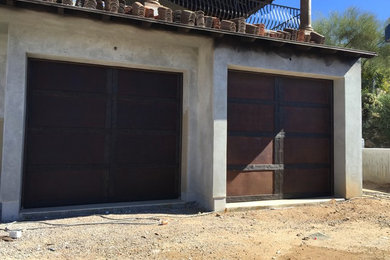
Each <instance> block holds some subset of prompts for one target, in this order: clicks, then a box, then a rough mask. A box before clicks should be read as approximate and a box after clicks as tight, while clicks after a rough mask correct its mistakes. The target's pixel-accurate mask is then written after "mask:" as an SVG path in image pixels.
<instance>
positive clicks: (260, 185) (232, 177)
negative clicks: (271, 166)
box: [227, 171, 274, 196]
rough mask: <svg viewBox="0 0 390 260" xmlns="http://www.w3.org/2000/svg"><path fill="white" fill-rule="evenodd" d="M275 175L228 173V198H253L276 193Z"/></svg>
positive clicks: (270, 173)
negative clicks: (253, 196)
mask: <svg viewBox="0 0 390 260" xmlns="http://www.w3.org/2000/svg"><path fill="white" fill-rule="evenodd" d="M273 184H274V173H273V172H272V171H259V172H240V171H228V172H227V196H252V195H259V194H273V193H274V186H273Z"/></svg>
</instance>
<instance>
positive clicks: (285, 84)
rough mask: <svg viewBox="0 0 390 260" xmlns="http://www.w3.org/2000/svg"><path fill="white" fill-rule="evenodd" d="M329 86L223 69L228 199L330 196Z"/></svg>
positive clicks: (331, 169)
mask: <svg viewBox="0 0 390 260" xmlns="http://www.w3.org/2000/svg"><path fill="white" fill-rule="evenodd" d="M332 87H333V83H332V81H329V80H318V79H308V78H296V77H285V76H278V75H269V74H259V73H249V72H240V71H229V73H228V154H227V157H228V158H227V164H228V165H227V196H228V201H230V202H234V201H245V200H247V201H248V200H261V199H278V198H302V197H315V196H326V195H331V194H332V180H333V176H332V174H333V173H332V172H333V164H332V145H333V144H332V142H333V137H332Z"/></svg>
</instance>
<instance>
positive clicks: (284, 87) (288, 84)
mask: <svg viewBox="0 0 390 260" xmlns="http://www.w3.org/2000/svg"><path fill="white" fill-rule="evenodd" d="M278 79H279V80H280V87H281V89H280V92H281V100H282V101H287V102H299V103H311V104H322V105H328V104H331V91H330V88H331V87H332V81H330V80H319V79H308V78H293V77H278Z"/></svg>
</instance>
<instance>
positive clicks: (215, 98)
mask: <svg viewBox="0 0 390 260" xmlns="http://www.w3.org/2000/svg"><path fill="white" fill-rule="evenodd" d="M38 17H39V18H38ZM5 25H6V26H5ZM1 28H6V30H4V29H2V30H1ZM1 32H3V35H6V36H5V39H6V40H4V36H1ZM4 32H6V33H4ZM0 37H3V38H0V44H3V45H4V42H6V43H7V44H6V46H8V47H7V48H5V51H3V50H4V49H2V50H1V51H3V54H2V53H1V52H0V77H1V75H5V74H6V77H2V81H0V84H3V85H2V86H3V87H4V88H5V95H3V96H4V98H5V105H4V110H3V111H4V144H3V156H2V160H3V164H2V168H1V178H0V199H1V200H0V202H1V209H2V213H1V214H2V215H1V219H2V220H12V219H17V218H18V216H19V211H20V200H21V188H22V187H21V185H22V165H23V157H22V155H23V144H24V124H25V113H26V110H25V104H26V97H25V94H26V67H27V59H28V57H37V58H45V59H54V60H64V61H72V62H84V63H91V64H102V65H109V66H120V67H127V68H141V69H152V70H164V71H175V72H182V73H183V120H182V121H183V126H182V128H183V136H182V144H183V146H182V176H181V191H182V194H181V199H182V200H185V201H197V202H199V203H200V204H201V205H202V206H204V207H206V208H207V209H210V210H223V209H225V207H226V148H227V147H226V145H227V73H228V69H236V70H245V71H254V72H263V73H274V74H281V75H293V76H302V77H312V78H322V79H330V80H333V81H334V106H335V111H334V130H335V131H334V133H335V134H334V149H335V156H334V163H335V167H334V173H335V178H334V186H335V193H336V195H339V196H342V197H353V196H359V195H360V194H361V182H362V179H361V172H362V171H361V155H360V156H359V152H356V149H360V140H361V132H360V131H359V130H358V131H357V129H361V115H360V61H358V60H356V59H351V58H343V59H341V58H337V57H335V56H323V55H315V54H310V55H309V54H305V53H304V52H301V51H300V52H296V51H293V50H291V49H284V48H282V47H281V48H270V47H261V46H258V44H256V46H255V45H254V44H250V43H244V42H242V43H239V44H237V42H232V43H231V42H229V40H226V39H225V38H222V39H219V40H217V39H213V38H210V37H205V36H194V35H192V34H187V35H186V34H179V33H174V32H166V31H161V30H159V31H157V30H152V29H143V28H141V27H135V26H131V25H119V24H113V23H107V22H102V21H93V20H89V19H86V18H75V17H67V16H59V15H55V14H48V13H42V12H40V13H38V12H33V11H28V10H21V9H11V8H7V7H0ZM2 42H3V43H2ZM114 47H116V48H114ZM1 57H3V58H2V59H1ZM4 57H7V59H4ZM1 82H3V83H1ZM0 91H1V89H0ZM0 96H2V94H1V92H0ZM1 100H2V99H1V98H0V116H1V113H2V112H1V111H2V110H1V107H2V104H1ZM0 121H1V120H0ZM355 144H357V145H355ZM357 151H360V150H357Z"/></svg>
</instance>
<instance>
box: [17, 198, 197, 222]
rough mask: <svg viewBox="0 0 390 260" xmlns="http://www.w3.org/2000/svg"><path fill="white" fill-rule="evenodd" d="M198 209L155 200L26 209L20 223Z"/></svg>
mask: <svg viewBox="0 0 390 260" xmlns="http://www.w3.org/2000/svg"><path fill="white" fill-rule="evenodd" d="M184 207H194V208H195V207H196V205H195V203H193V202H192V203H191V202H185V201H182V200H154V201H140V202H121V203H105V204H88V205H77V206H62V207H50V208H35V209H24V210H21V211H20V214H19V221H23V220H41V219H55V218H69V217H78V216H88V215H94V214H138V213H156V214H160V213H165V212H166V211H171V210H172V209H177V210H178V211H180V209H182V208H184Z"/></svg>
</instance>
